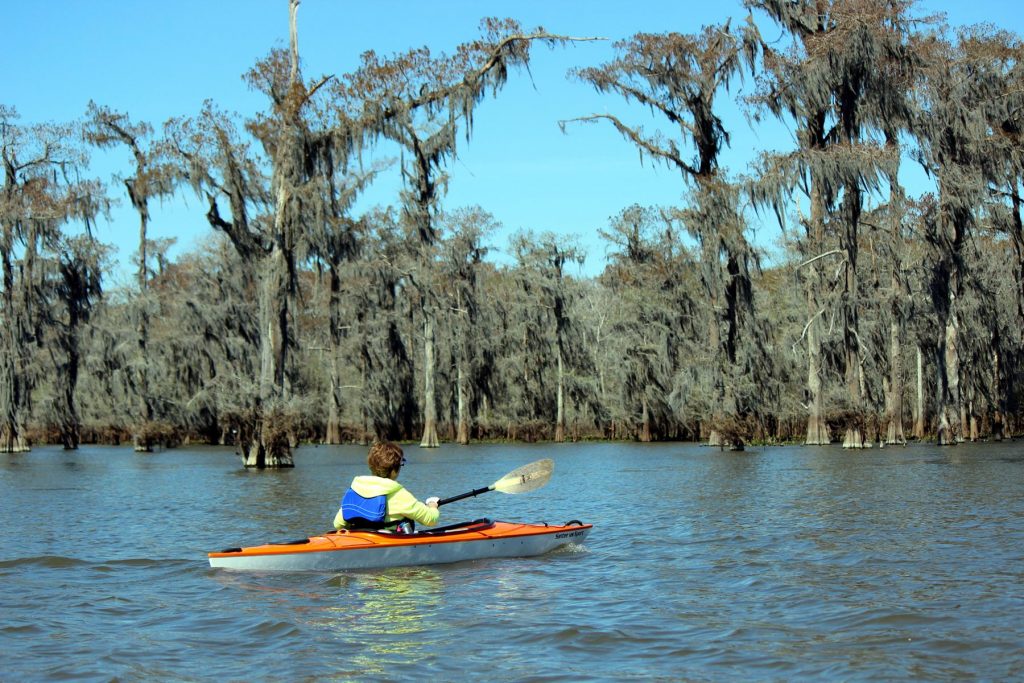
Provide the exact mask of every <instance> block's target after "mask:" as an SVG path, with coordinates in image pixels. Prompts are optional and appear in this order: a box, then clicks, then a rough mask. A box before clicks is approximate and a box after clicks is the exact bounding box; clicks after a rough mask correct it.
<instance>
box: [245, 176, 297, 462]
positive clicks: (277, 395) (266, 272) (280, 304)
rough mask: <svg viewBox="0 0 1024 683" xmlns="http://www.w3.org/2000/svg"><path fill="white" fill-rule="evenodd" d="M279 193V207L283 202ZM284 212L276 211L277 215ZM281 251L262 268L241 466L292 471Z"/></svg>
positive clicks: (284, 265)
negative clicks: (256, 368) (250, 410)
mask: <svg viewBox="0 0 1024 683" xmlns="http://www.w3.org/2000/svg"><path fill="white" fill-rule="evenodd" d="M284 194H285V192H284V190H283V189H282V190H281V192H280V193H279V195H278V201H279V205H280V204H283V203H284V202H285V201H286V198H285V197H284V196H282V195H284ZM282 214H283V208H280V207H279V209H278V215H279V216H281V215H282ZM287 265H288V264H287V258H286V255H285V253H284V251H283V250H282V249H281V248H280V247H279V246H278V245H274V248H273V250H272V251H271V253H270V256H269V257H267V258H266V259H265V261H264V263H263V268H261V271H262V272H261V276H262V277H261V282H260V318H259V321H260V385H259V401H258V403H257V405H256V406H255V417H256V424H255V428H254V429H252V433H251V434H250V441H249V444H248V446H247V448H246V455H245V457H244V464H245V466H246V467H255V468H260V469H263V468H284V467H294V466H295V462H294V460H293V459H292V452H291V447H290V444H289V441H288V438H287V425H285V424H283V422H284V419H285V416H284V415H283V413H282V410H283V406H284V402H285V400H286V398H287V390H288V387H287V384H286V381H285V359H286V354H287V344H288V341H287V340H288V295H287V287H288V284H287V283H288V279H287V278H288V269H287Z"/></svg>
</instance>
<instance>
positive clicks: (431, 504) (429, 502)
mask: <svg viewBox="0 0 1024 683" xmlns="http://www.w3.org/2000/svg"><path fill="white" fill-rule="evenodd" d="M439 500H441V499H440V498H438V497H437V496H431V497H430V498H427V499H426V500H425V501H423V504H424V505H426V506H427V507H428V508H436V507H437V503H438V501H439Z"/></svg>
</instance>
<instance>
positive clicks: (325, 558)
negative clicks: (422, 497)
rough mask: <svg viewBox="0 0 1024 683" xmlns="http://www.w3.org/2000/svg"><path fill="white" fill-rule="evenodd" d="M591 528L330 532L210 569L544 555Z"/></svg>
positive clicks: (225, 553)
mask: <svg viewBox="0 0 1024 683" xmlns="http://www.w3.org/2000/svg"><path fill="white" fill-rule="evenodd" d="M592 527H593V525H592V524H584V523H582V522H580V521H578V520H573V521H571V522H566V523H565V524H562V525H549V524H544V523H542V524H522V523H517V522H499V521H491V520H489V519H478V520H475V521H472V522H462V523H460V524H452V525H449V526H445V527H438V528H436V529H428V530H424V531H419V532H415V533H411V534H400V533H394V532H388V531H348V530H345V529H342V530H341V531H332V532H328V533H325V534H323V535H320V536H310V537H309V538H305V539H300V540H297V541H288V542H284V543H268V544H265V545H257V546H250V547H246V548H227V549H226V550H222V551H220V552H213V553H209V558H210V566H211V567H218V568H222V569H236V570H249V571H338V570H345V569H372V568H379V567H401V566H408V565H427V564H444V563H449V562H463V561H466V560H482V559H487V558H494V557H530V556H534V555H543V554H544V553H547V552H550V551H552V550H554V549H555V548H558V547H561V546H564V545H567V544H569V543H580V542H582V541H583V540H584V539H585V538H586V537H587V534H588V533H590V529H591V528H592Z"/></svg>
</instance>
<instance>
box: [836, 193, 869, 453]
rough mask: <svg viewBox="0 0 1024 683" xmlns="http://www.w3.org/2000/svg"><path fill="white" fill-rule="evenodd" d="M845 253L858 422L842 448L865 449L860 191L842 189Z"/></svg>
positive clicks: (850, 368)
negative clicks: (859, 270)
mask: <svg viewBox="0 0 1024 683" xmlns="http://www.w3.org/2000/svg"><path fill="white" fill-rule="evenodd" d="M843 192H844V195H843V209H844V210H843V213H844V216H843V218H844V222H845V226H844V227H843V233H842V234H843V240H842V241H843V242H844V244H843V245H842V246H843V251H844V252H845V254H846V263H845V266H844V271H845V272H844V284H843V296H842V303H841V309H842V320H843V355H844V357H845V361H846V397H847V399H848V400H849V402H850V408H851V410H853V411H854V413H855V417H856V420H857V422H856V423H855V424H853V425H848V426H847V428H846V434H845V435H844V437H843V448H864V447H865V442H864V433H863V432H862V430H861V427H860V424H861V423H862V422H863V418H864V407H863V405H864V401H863V398H864V397H863V393H862V391H861V386H862V384H861V366H860V337H859V336H858V326H859V325H858V320H857V317H858V316H857V296H858V292H857V255H858V254H857V232H858V226H859V222H860V211H861V204H860V202H861V197H860V192H859V191H857V190H856V189H855V188H853V187H846V188H844V190H843Z"/></svg>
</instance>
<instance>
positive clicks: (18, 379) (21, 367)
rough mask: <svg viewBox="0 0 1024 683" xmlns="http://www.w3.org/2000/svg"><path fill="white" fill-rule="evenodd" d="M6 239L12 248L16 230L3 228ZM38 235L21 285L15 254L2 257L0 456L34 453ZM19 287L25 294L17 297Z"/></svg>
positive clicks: (25, 263)
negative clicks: (30, 424)
mask: <svg viewBox="0 0 1024 683" xmlns="http://www.w3.org/2000/svg"><path fill="white" fill-rule="evenodd" d="M3 230H4V239H3V242H0V244H3V245H9V244H11V243H12V242H13V236H12V233H11V231H12V228H11V226H9V225H7V224H5V225H4V226H3ZM34 234H35V233H34V231H33V232H32V233H31V235H30V237H29V239H30V241H29V243H28V245H27V249H26V253H25V257H24V260H23V263H22V267H21V281H20V282H19V283H17V285H16V283H15V280H14V268H13V263H12V253H11V251H9V250H8V249H7V247H6V246H5V247H4V251H3V253H2V254H0V258H2V261H0V263H2V265H3V309H2V310H3V312H4V321H3V323H4V324H3V325H2V326H0V339H2V343H3V350H2V351H3V352H2V353H0V368H2V372H3V377H2V379H3V381H2V382H0V387H2V391H3V392H4V393H3V397H2V401H0V406H3V415H2V416H0V420H2V422H0V453H23V452H26V451H30V450H32V448H31V446H30V445H29V443H28V438H27V436H26V426H27V425H26V422H27V419H28V416H29V414H30V413H31V401H32V385H31V382H32V380H31V375H30V374H29V371H28V369H29V362H30V356H29V354H30V350H31V348H32V335H31V332H30V331H31V330H32V328H33V324H32V322H31V321H30V320H28V316H29V310H30V307H29V306H28V305H27V304H28V297H29V296H31V294H30V292H31V288H32V287H33V286H34V285H33V279H34V272H33V271H34V266H33V264H34V261H35V259H34V258H33V253H34V245H35V236H34ZM15 286H19V287H21V288H23V291H24V292H25V293H24V294H23V295H22V296H21V297H17V296H16V293H15V291H14V288H15Z"/></svg>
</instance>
